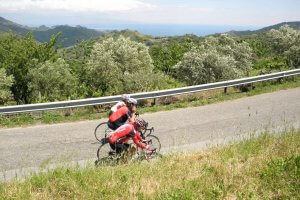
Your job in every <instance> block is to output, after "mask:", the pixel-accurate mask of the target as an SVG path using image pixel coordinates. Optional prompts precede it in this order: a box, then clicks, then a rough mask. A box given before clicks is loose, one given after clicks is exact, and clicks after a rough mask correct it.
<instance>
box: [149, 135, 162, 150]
mask: <svg viewBox="0 0 300 200" xmlns="http://www.w3.org/2000/svg"><path fill="white" fill-rule="evenodd" d="M145 139H146V141H147V142H148V144H149V145H150V146H151V148H152V149H156V153H158V152H159V151H160V149H161V144H160V141H159V139H158V137H156V136H154V135H148V136H147V137H146V138H145Z"/></svg>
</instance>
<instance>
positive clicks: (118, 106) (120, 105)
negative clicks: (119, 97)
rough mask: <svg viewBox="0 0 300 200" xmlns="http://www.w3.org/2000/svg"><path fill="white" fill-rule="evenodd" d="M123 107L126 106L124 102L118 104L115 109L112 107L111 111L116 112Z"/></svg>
mask: <svg viewBox="0 0 300 200" xmlns="http://www.w3.org/2000/svg"><path fill="white" fill-rule="evenodd" d="M123 106H126V104H125V103H124V101H119V102H118V103H116V104H115V105H114V106H113V107H111V109H110V110H111V111H112V112H116V111H117V110H118V109H119V108H122V107H123Z"/></svg>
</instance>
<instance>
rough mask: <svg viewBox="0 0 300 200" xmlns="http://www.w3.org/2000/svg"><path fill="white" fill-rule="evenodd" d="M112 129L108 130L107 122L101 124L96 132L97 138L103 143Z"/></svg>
mask: <svg viewBox="0 0 300 200" xmlns="http://www.w3.org/2000/svg"><path fill="white" fill-rule="evenodd" d="M109 132H110V129H109V128H108V125H107V122H102V123H101V124H99V125H98V126H97V127H96V128H95V131H94V135H95V138H96V139H97V140H98V141H99V142H101V141H102V139H103V138H106V137H107V136H108V133H109Z"/></svg>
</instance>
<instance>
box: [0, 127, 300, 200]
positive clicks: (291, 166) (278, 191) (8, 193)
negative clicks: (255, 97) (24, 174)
mask: <svg viewBox="0 0 300 200" xmlns="http://www.w3.org/2000/svg"><path fill="white" fill-rule="evenodd" d="M299 147H300V130H294V131H289V132H286V133H284V134H282V135H280V136H271V135H270V134H264V135H262V136H260V137H259V138H256V139H255V138H252V139H248V140H246V141H243V142H240V143H237V144H231V145H227V146H224V147H218V148H212V149H209V150H207V151H204V152H199V153H193V154H173V155H168V156H165V157H163V158H160V159H157V160H155V161H153V162H149V163H147V162H146V163H129V164H124V165H120V166H115V167H111V166H104V167H98V168H94V167H92V166H90V167H88V168H86V169H80V168H65V167H61V168H57V169H55V170H53V171H50V172H48V173H40V174H37V175H34V176H33V177H31V178H29V179H27V180H25V181H13V182H10V183H4V184H1V185H0V199H172V200H173V199H299V198H300V148H299Z"/></svg>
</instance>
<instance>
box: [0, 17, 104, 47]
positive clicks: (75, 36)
mask: <svg viewBox="0 0 300 200" xmlns="http://www.w3.org/2000/svg"><path fill="white" fill-rule="evenodd" d="M0 31H1V32H13V33H19V34H21V35H26V34H27V33H28V32H32V34H33V36H34V38H35V39H36V40H37V41H39V42H48V41H49V39H50V38H51V36H52V35H55V34H57V33H59V32H61V33H62V34H61V36H60V38H59V40H58V42H59V43H60V42H62V43H61V44H62V47H69V46H72V45H74V44H76V43H78V42H79V41H82V40H87V39H91V38H95V37H99V36H102V35H104V34H105V32H102V31H97V30H94V29H88V28H85V27H82V26H76V27H72V26H68V25H61V26H55V27H51V28H49V27H47V26H40V27H37V28H32V27H26V26H22V25H20V24H17V23H14V22H12V21H9V20H7V19H5V18H3V17H0Z"/></svg>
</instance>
